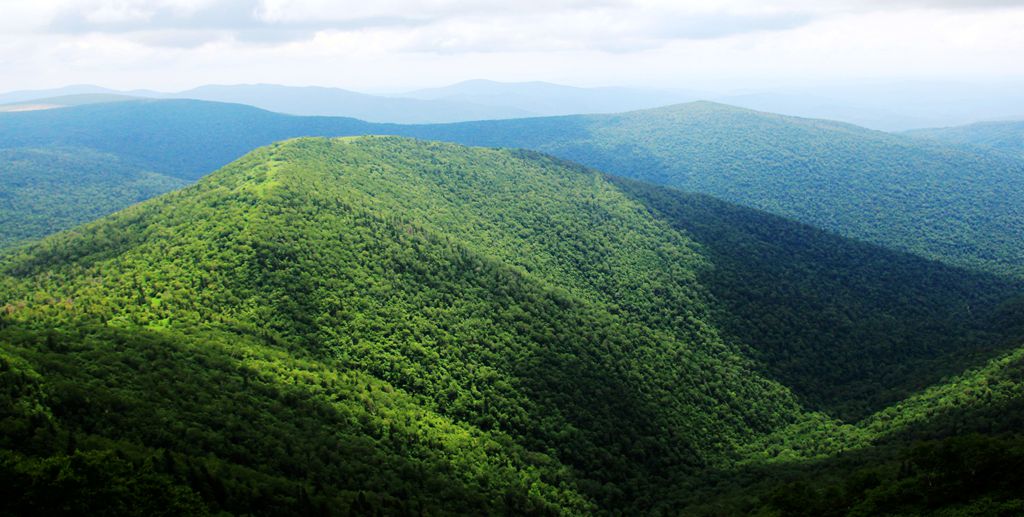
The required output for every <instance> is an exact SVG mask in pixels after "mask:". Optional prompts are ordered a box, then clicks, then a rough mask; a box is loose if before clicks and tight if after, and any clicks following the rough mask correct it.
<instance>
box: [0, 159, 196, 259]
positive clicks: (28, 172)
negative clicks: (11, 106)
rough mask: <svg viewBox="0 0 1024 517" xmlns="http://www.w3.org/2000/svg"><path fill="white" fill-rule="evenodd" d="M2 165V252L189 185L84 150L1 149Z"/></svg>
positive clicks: (0, 179) (0, 175) (0, 183)
mask: <svg viewBox="0 0 1024 517" xmlns="http://www.w3.org/2000/svg"><path fill="white" fill-rule="evenodd" d="M0 163H2V166H0V223H2V225H3V231H0V249H3V248H5V247H10V246H14V245H17V244H19V243H22V242H27V241H29V240H32V239H38V238H40V237H44V236H46V235H49V234H51V233H54V232H57V231H60V230H64V229H67V228H71V227H72V226H78V225H80V224H82V223H87V222H89V221H92V220H94V219H96V218H99V217H102V216H104V215H107V214H110V213H112V212H116V211H117V210H120V209H122V208H124V207H126V206H128V205H131V204H133V203H137V202H139V201H144V200H146V199H149V198H151V197H154V196H157V195H159V194H163V193H164V192H169V191H171V190H174V189H177V188H180V187H183V186H185V185H186V184H187V182H185V181H184V180H181V179H177V178H173V177H170V176H166V175H163V174H157V173H154V172H147V171H146V170H144V169H143V168H141V167H140V166H138V165H134V164H131V163H126V162H125V161H124V160H121V159H120V158H118V157H117V156H116V155H113V154H109V153H99V152H96V151H92V150H90V149H84V148H45V149H0Z"/></svg>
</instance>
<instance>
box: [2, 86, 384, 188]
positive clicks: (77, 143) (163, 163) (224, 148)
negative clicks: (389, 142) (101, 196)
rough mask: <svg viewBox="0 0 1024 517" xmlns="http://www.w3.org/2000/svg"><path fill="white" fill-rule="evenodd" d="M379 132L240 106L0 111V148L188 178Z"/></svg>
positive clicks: (162, 103) (153, 103)
mask: <svg viewBox="0 0 1024 517" xmlns="http://www.w3.org/2000/svg"><path fill="white" fill-rule="evenodd" d="M382 127H386V126H381V125H375V124H371V123H367V122H363V121H361V120H356V119H347V118H335V117H297V116H289V115H281V114H278V113H272V112H269V111H264V110H260V109H256V108H253V107H251V106H244V105H241V104H224V103H212V102H202V101H193V100H141V101H133V102H119V103H107V104H92V105H85V106H77V107H74V108H68V109H60V110H44V111H34V112H23V113H0V148H12V147H49V146H64V147H67V146H74V147H86V148H90V149H95V150H97V151H100V152H104V153H114V154H117V155H118V156H120V157H122V158H124V159H126V160H128V161H131V162H133V163H139V164H141V165H143V166H145V167H146V168H148V169H149V170H153V171H156V172H159V173H161V174H166V175H169V176H173V177H176V178H181V179H185V180H195V179H197V178H199V177H200V176H202V175H204V174H206V173H209V172H210V171H213V170H216V169H218V168H220V167H222V166H224V165H226V164H227V163H229V162H231V161H233V160H235V159H237V158H239V157H240V156H242V155H244V154H246V153H248V152H249V151H251V150H253V149H255V148H257V147H260V146H263V145H267V144H269V143H272V142H275V141H278V140H283V139H287V138H293V137H298V136H339V135H352V134H365V133H372V132H375V130H376V129H379V128H382Z"/></svg>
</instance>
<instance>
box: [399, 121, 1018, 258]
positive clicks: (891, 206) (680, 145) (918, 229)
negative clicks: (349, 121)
mask: <svg viewBox="0 0 1024 517" xmlns="http://www.w3.org/2000/svg"><path fill="white" fill-rule="evenodd" d="M413 133H414V134H417V135H421V136H429V137H430V138H437V139H444V140H453V141H458V142H462V143H468V144H472V145H495V146H499V145H500V146H512V147H527V148H531V149H537V150H540V151H544V152H547V153H551V154H554V155H556V156H560V157H563V158H566V159H569V160H573V161H576V162H579V163H582V164H584V165H588V166H591V167H595V168H598V169H600V170H603V171H606V172H609V173H612V174H617V175H621V176H626V177H631V178H636V179H641V180H645V181H650V182H655V183H661V184H664V185H669V186H673V187H677V188H680V189H683V190H687V191H694V192H701V193H705V194H711V195H713V196H715V197H718V198H720V199H723V200H726V201H732V202H735V203H740V204H742V205H745V206H749V207H752V208H758V209H762V210H766V211H769V212H772V213H775V214H777V215H781V216H784V217H787V218H791V219H795V220H798V221H801V222H805V223H808V224H811V225H814V226H816V227H818V228H822V229H825V230H829V231H833V232H837V233H839V234H841V235H844V236H848V237H854V238H857V239H861V240H866V241H869V242H873V243H876V244H880V245H883V246H886V247H889V248H891V249H897V250H903V251H908V252H912V253H915V254H918V255H920V256H923V257H926V258H932V259H938V260H942V261H945V262H947V263H949V264H953V265H956V266H962V267H969V268H975V269H979V270H984V271H988V272H993V273H999V274H1007V275H1013V276H1017V277H1018V278H1022V277H1024V269H1022V267H1024V266H1022V264H1024V246H1021V245H1020V244H1021V240H1020V236H1021V235H1024V217H1022V215H1021V214H1020V213H1019V210H1018V207H1020V206H1024V161H1021V160H1019V159H1013V158H1011V157H1004V156H999V155H993V154H991V153H983V152H980V151H979V152H970V151H968V150H965V149H962V148H951V147H949V146H941V145H938V144H933V143H930V142H922V141H920V140H915V139H910V138H907V137H903V136H898V135H891V134H887V133H882V132H877V131H869V130H865V129H862V128H858V127H856V126H851V125H846V124H840V123H835V122H828V121H820V120H810V119H800V118H793V117H784V116H780V115H772V114H768V113H759V112H755V111H749V110H744V109H740V108H733V107H729V106H724V105H719V104H713V103H692V104H684V105H679V106H672V107H668V108H661V109H656V110H648V111H639V112H631V113H624V114H620V115H593V116H574V117H556V118H546V119H525V120H513V121H491V122H482V123H466V124H457V125H449V126H440V127H432V128H429V129H426V130H421V131H413Z"/></svg>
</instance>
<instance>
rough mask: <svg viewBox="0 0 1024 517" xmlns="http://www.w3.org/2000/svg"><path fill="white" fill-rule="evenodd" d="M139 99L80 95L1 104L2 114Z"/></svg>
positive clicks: (100, 94)
mask: <svg viewBox="0 0 1024 517" xmlns="http://www.w3.org/2000/svg"><path fill="white" fill-rule="evenodd" d="M137 99H138V97H132V96H130V95H119V94H112V93H83V94H79V95H62V96H58V97H43V98H39V99H33V100H30V101H23V102H15V103H11V104H0V112H12V111H35V110H45V109H55V108H67V107H71V106H82V105H85V104H101V103H104V102H121V101H129V100H137Z"/></svg>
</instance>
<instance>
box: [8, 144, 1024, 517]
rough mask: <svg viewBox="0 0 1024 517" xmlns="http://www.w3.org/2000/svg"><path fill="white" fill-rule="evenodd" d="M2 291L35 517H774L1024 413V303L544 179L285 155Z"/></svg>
mask: <svg viewBox="0 0 1024 517" xmlns="http://www.w3.org/2000/svg"><path fill="white" fill-rule="evenodd" d="M0 272H2V274H0V303H2V305H0V343H2V345H3V347H2V356H0V379H2V385H3V387H4V389H3V391H2V392H0V426H2V432H0V437H2V440H3V442H2V447H0V449H2V452H0V472H2V475H3V478H4V479H5V480H6V482H5V484H4V485H5V488H4V490H6V491H7V492H5V493H4V495H5V496H6V497H4V498H3V501H4V502H3V503H2V504H4V505H6V506H5V507H4V510H5V511H8V512H22V513H23V512H25V511H27V510H28V509H32V510H34V511H40V510H52V511H59V510H60V508H63V507H67V506H68V505H75V507H79V508H92V509H96V510H97V511H98V510H99V509H101V508H136V507H138V508H147V509H151V510H152V511H155V509H161V508H170V509H172V511H173V512H175V513H203V512H212V513H216V512H219V511H227V512H231V513H247V512H254V511H255V512H257V513H297V512H298V513H316V512H321V513H348V512H351V513H367V512H370V511H379V512H382V513H389V514H392V513H394V514H398V513H420V512H422V513H430V514H438V513H459V514H466V513H501V512H510V513H516V514H520V513H530V514H535V513H568V514H575V513H592V512H595V511H606V512H611V513H614V512H627V513H636V512H653V511H658V510H664V511H670V510H671V509H673V508H675V509H678V508H683V507H686V506H692V507H694V508H696V507H697V506H700V505H702V504H704V503H707V502H709V501H718V502H720V503H721V504H722V505H724V506H722V507H723V508H741V507H742V508H748V509H750V508H754V507H755V505H761V506H765V507H766V508H777V507H779V505H782V504H789V503H793V500H789V503H786V501H783V500H781V499H779V500H776V499H771V498H770V497H769V496H768V495H765V496H764V497H763V498H762V497H761V494H771V493H774V492H773V490H775V488H777V487H775V486H774V485H770V484H769V485H764V484H758V483H756V482H753V481H748V480H750V479H752V477H753V478H754V479H764V478H758V477H757V476H758V475H761V474H764V473H766V472H767V473H769V474H771V473H773V472H780V471H786V472H789V471H792V472H796V474H793V476H796V477H797V478H799V477H800V476H804V478H802V479H813V476H814V475H815V472H817V471H816V470H815V468H816V467H815V465H820V464H822V462H826V463H827V464H828V465H833V463H832V462H835V464H836V465H839V466H838V467H832V466H828V467H827V468H825V470H822V472H828V473H829V476H830V477H829V479H837V480H840V481H837V483H838V482H842V480H843V479H845V476H848V475H852V473H856V472H858V471H859V470H858V469H860V468H861V466H863V465H864V463H857V462H856V461H860V460H856V458H855V460H856V461H854V460H849V459H848V456H847V454H848V452H849V451H850V450H855V451H867V452H862V453H857V454H862V455H864V456H863V457H867V458H876V457H877V458H882V461H884V462H886V463H885V465H892V464H894V463H893V462H896V463H897V464H898V461H899V460H898V458H900V457H901V456H900V455H901V454H907V452H906V451H909V450H911V447H912V444H913V443H915V440H917V439H918V437H923V438H935V437H938V438H940V439H945V438H946V437H948V436H956V435H958V434H961V433H959V432H958V431H957V430H956V429H953V430H952V431H950V430H949V429H948V427H949V426H948V425H947V424H944V423H943V422H945V420H943V419H942V418H940V417H941V415H944V414H949V412H950V411H952V410H954V409H957V408H965V409H966V408H968V407H969V408H970V410H971V411H974V412H975V413H971V414H972V415H973V414H979V415H989V417H988V419H989V420H991V419H992V417H991V415H992V414H993V413H992V411H995V410H998V409H1004V410H1006V411H1007V412H1008V414H1010V415H1013V414H1019V411H1018V409H1019V408H1018V407H1017V406H1014V405H1013V404H1017V403H1018V401H1019V398H1020V397H1019V395H1018V394H1017V390H1016V389H1015V386H1016V385H1017V384H1014V383H1018V384H1019V382H1018V381H1016V380H1012V379H1015V377H1012V374H1011V376H1010V377H1009V379H1011V380H1010V381H1009V382H1010V383H1009V384H1007V383H1002V384H998V387H996V386H997V384H995V383H999V382H1002V381H999V380H998V379H1002V378H1003V377H998V376H999V375H1003V373H1000V372H1013V371H1015V370H1013V369H1012V368H1011V367H1012V365H1013V364H1016V363H1015V362H1014V361H1016V359H1015V357H1017V356H1015V355H1012V354H1013V353H1015V352H1012V350H1013V347H1014V346H1016V345H1017V344H1019V342H1020V341H1021V339H1020V337H1021V334H1022V333H1024V325H1022V322H1021V319H1020V311H1019V307H1020V302H1019V300H1017V301H1015V298H1014V297H1015V296H1016V295H1017V293H1019V292H1020V290H1019V285H1017V284H1014V283H1012V282H1008V281H1006V280H1000V279H998V278H993V277H990V276H986V275H980V274H971V273H963V272H959V271H957V270H955V269H951V268H949V267H947V266H944V265H941V264H935V263H929V262H927V261H924V260H921V259H919V258H916V257H912V256H908V255H902V254H896V253H893V252H890V251H886V250H885V249H882V248H878V247H874V246H869V245H865V244H861V243H857V242H853V241H847V240H844V239H842V238H839V237H836V236H833V235H829V234H825V233H823V232H821V231H818V230H814V229H813V228H809V227H806V226H803V225H799V224H795V223H792V222H789V221H786V220H783V219H780V218H777V217H772V216H768V215H766V214H763V213H760V212H757V211H752V210H749V209H744V208H741V207H738V206H734V205H729V204H726V203H722V202H719V201H715V200H713V199H709V198H707V197H704V196H699V195H693V194H683V193H680V192H677V191H674V190H669V189H664V188H660V187H653V186H649V185H643V184H639V183H636V182H632V181H628V180H623V179H615V178H610V177H607V176H604V175H603V174H600V173H598V172H595V171H591V170H588V169H585V168H582V167H580V166H577V165H574V164H571V163H567V162H564V161H561V160H559V159H556V158H552V157H548V156H544V155H539V154H536V153H533V152H527V151H509V150H493V149H481V148H465V147H461V146H458V145H453V144H444V143H437V142H421V141H414V140H409V139H404V138H397V137H361V138H345V139H334V140H328V139H298V140H292V141H287V142H283V143H279V144H274V145H272V146H269V147H265V148H261V149H258V150H256V151H254V152H252V153H250V154H248V155H246V156H245V157H243V158H242V159H240V160H238V161H236V162H234V163H232V164H230V165H229V166H227V167H225V168H224V169H222V170H220V171H218V172H216V173H214V174H211V175H210V176H208V177H206V178H204V179H202V180H200V181H199V182H198V183H197V184H195V185H193V186H191V187H187V188H184V189H182V190H179V191H175V192H171V193H169V194H166V195H164V196H161V197H159V198H157V199H153V200H150V201H148V202H145V203H141V204H138V205H135V206H131V207H128V208H127V209H124V210H122V211H120V212H118V213H116V214H114V215H112V216H109V217H106V218H103V219H101V220H99V221H96V222H93V223H90V224H87V225H85V226H81V227H79V228H76V229H74V230H72V231H68V232H63V233H60V234H57V235H55V236H51V237H49V238H47V239H44V240H42V241H40V242H38V243H36V244H33V245H30V246H27V247H24V248H22V249H19V250H17V251H15V252H9V253H8V254H7V255H6V256H5V257H4V258H3V259H2V262H0ZM1004 353H1010V354H1011V355H1009V356H1006V357H1005V358H1003V359H996V360H995V361H996V362H993V363H990V364H988V365H987V366H986V362H985V361H987V360H989V359H992V358H995V357H997V356H999V354H1004ZM1000 361H1002V362H1000ZM970 364H976V365H978V366H979V367H980V368H981V369H980V370H978V371H979V372H982V373H981V374H979V375H980V376H981V377H979V375H975V374H973V373H968V374H965V377H964V379H965V380H964V381H963V382H960V381H957V382H945V383H944V382H943V381H942V379H941V377H942V376H947V375H953V374H957V373H960V372H961V371H962V370H963V368H964V365H970ZM851 372H854V373H856V374H857V375H853V373H851ZM1004 377H1005V376H1004ZM990 380H992V381H993V383H989V382H990ZM983 382H984V383H989V384H984V386H992V387H993V388H992V389H993V390H996V391H998V393H999V395H998V396H992V395H989V396H987V397H986V396H985V395H984V392H985V390H983V389H981V388H980V387H981V386H983V384H982V383H983ZM786 384H788V385H791V386H792V387H793V391H792V392H791V391H790V389H789V388H788V387H786ZM927 386H933V388H932V389H931V391H923V388H925V387H927ZM972 386H973V387H972ZM1003 388H1006V389H1003ZM951 397H954V398H956V397H959V398H957V400H961V401H964V405H961V406H956V405H955V404H950V402H949V401H950V398H951ZM901 399H906V401H904V402H903V404H904V405H902V406H900V405H895V404H892V403H893V402H897V401H899V400H901ZM1007 404H1009V405H1007ZM886 406H888V407H886ZM805 408H809V409H810V410H815V411H809V410H808V409H805ZM901 408H903V409H901ZM887 412H888V413H887ZM894 412H895V413H894ZM886 415H889V416H886ZM837 417H838V418H837ZM862 417H867V418H863V419H862ZM840 418H842V419H846V420H847V421H846V422H844V421H843V420H841V419H840ZM1004 418H1005V417H1004ZM861 419H862V420H861ZM856 420H861V421H860V422H857V421H856ZM980 420H981V419H980V418H979V421H980ZM951 421H953V422H959V421H960V420H957V419H953V420H951ZM879 422H882V423H879ZM888 422H900V423H899V425H887V423H888ZM929 426H930V427H929ZM954 427H955V426H954ZM914 428H921V429H925V428H932V429H934V430H935V431H934V432H933V433H931V434H927V433H924V432H922V433H919V434H908V433H910V431H908V430H910V429H914ZM999 429H1005V428H990V429H988V430H986V432H988V431H991V432H999ZM979 430H984V429H981V428H980V427H979ZM884 439H891V440H892V441H891V443H889V444H888V445H886V444H885V443H882V440H884ZM1008 439H1010V440H1012V439H1015V438H1012V437H1011V438H1008ZM876 442H877V443H876ZM986 443H987V442H986ZM882 445H885V447H886V448H884V449H878V450H880V451H882V452H872V451H874V450H875V449H873V447H876V446H879V447H881V446H882ZM859 457H861V456H858V458H859ZM1013 457H1014V456H1010V458H1013ZM894 458H897V459H894ZM851 461H853V463H851ZM850 465H852V466H850ZM846 466H850V467H849V468H846ZM823 468H824V467H823ZM887 472H888V471H887ZM887 475H888V474H887ZM893 475H895V474H893ZM791 477H792V476H791ZM771 479H776V478H771ZM908 483H909V482H908ZM908 486H909V485H908ZM908 490H909V489H908ZM737 494H738V495H737ZM858 494H860V495H856V494H855V495H856V496H857V497H861V496H862V495H863V493H861V492H858ZM989 495H991V494H989ZM752 497H753V498H754V499H751V498H752ZM808 497H809V498H810V497H811V496H808ZM851 497H853V496H851ZM975 497H976V494H975V493H974V492H971V493H969V494H966V495H965V496H964V497H963V498H961V499H956V500H955V501H953V502H950V503H949V504H954V503H955V504H961V503H965V502H966V503H969V504H974V503H973V501H974V498H975ZM977 497H980V496H977ZM992 497H994V498H995V499H994V500H996V501H997V502H999V504H1002V503H1003V502H1006V504H1011V503H1009V502H1007V501H1010V500H1012V497H1010V496H1007V495H1005V494H1002V493H998V494H996V495H994V496H992ZM695 498H696V499H695ZM808 500H810V499H808ZM823 500H825V499H823ZM737 501H738V502H737ZM797 501H798V502H799V500H797ZM776 503H778V504H776ZM966 503H965V504H966ZM716 504H717V503H716ZM808 504H810V503H808ZM744 505H745V506H744ZM771 505H775V506H771ZM808 508H815V507H814V506H808ZM147 511H149V510H147Z"/></svg>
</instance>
